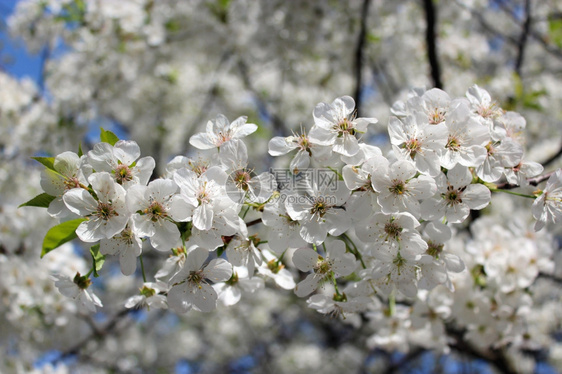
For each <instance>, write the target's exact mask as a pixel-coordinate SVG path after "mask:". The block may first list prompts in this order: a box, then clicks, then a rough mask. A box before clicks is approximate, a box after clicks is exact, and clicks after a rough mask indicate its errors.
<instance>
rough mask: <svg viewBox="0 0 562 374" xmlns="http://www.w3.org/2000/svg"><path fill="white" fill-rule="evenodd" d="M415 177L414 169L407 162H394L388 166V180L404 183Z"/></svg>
mask: <svg viewBox="0 0 562 374" xmlns="http://www.w3.org/2000/svg"><path fill="white" fill-rule="evenodd" d="M414 175H416V168H415V166H414V165H412V163H411V162H409V161H405V160H402V161H396V162H395V163H393V164H392V165H390V169H389V173H388V177H389V178H390V180H399V181H406V180H408V179H410V178H412V177H413V176H414Z"/></svg>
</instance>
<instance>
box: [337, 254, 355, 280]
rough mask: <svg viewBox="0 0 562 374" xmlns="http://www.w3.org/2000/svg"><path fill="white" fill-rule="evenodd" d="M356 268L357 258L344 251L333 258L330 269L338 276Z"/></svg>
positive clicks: (344, 275) (347, 273)
mask: <svg viewBox="0 0 562 374" xmlns="http://www.w3.org/2000/svg"><path fill="white" fill-rule="evenodd" d="M355 268H357V260H356V259H355V256H354V255H352V254H351V253H344V254H342V255H340V256H339V257H337V258H336V259H335V260H334V264H333V265H332V270H333V271H334V272H335V273H336V274H337V275H338V276H340V277H346V276H348V275H349V274H351V273H353V272H354V271H355Z"/></svg>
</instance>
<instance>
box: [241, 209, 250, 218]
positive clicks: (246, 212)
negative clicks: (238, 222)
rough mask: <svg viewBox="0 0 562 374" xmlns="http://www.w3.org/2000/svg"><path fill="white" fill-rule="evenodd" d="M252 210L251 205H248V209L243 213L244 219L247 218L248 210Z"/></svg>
mask: <svg viewBox="0 0 562 374" xmlns="http://www.w3.org/2000/svg"><path fill="white" fill-rule="evenodd" d="M249 210H250V207H249V206H248V207H246V211H245V212H244V214H243V215H242V219H245V218H246V214H248V211H249Z"/></svg>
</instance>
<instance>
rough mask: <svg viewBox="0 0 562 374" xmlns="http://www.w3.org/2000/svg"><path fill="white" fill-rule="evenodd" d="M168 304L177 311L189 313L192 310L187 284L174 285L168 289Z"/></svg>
mask: <svg viewBox="0 0 562 374" xmlns="http://www.w3.org/2000/svg"><path fill="white" fill-rule="evenodd" d="M168 305H169V306H170V308H171V309H173V310H174V311H175V312H176V313H181V314H183V313H187V312H189V311H190V310H191V308H192V305H191V300H189V297H188V289H187V286H186V285H185V284H182V285H178V286H174V287H172V288H171V289H170V291H168Z"/></svg>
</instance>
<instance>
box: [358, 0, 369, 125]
mask: <svg viewBox="0 0 562 374" xmlns="http://www.w3.org/2000/svg"><path fill="white" fill-rule="evenodd" d="M370 5H371V0H363V6H362V7H361V28H360V29H359V35H358V38H357V46H356V48H355V95H354V96H355V109H356V110H357V117H361V104H362V98H361V91H362V81H363V48H364V47H365V39H366V35H367V16H368V15H369V7H370Z"/></svg>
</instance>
